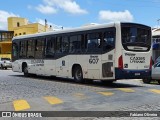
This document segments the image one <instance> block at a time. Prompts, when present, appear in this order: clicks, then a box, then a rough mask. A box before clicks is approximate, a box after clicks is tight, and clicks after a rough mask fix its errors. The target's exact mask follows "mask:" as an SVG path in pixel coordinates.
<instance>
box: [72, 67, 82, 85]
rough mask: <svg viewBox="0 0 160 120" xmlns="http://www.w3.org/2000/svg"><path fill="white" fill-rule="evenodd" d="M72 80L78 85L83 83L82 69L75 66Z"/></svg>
mask: <svg viewBox="0 0 160 120" xmlns="http://www.w3.org/2000/svg"><path fill="white" fill-rule="evenodd" d="M74 80H75V82H78V83H82V82H84V80H83V73H82V69H81V67H80V66H77V67H75V69H74Z"/></svg>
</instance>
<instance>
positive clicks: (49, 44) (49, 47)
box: [45, 37, 55, 58]
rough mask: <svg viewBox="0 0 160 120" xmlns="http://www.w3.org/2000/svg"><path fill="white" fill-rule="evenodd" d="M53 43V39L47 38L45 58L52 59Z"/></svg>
mask: <svg viewBox="0 0 160 120" xmlns="http://www.w3.org/2000/svg"><path fill="white" fill-rule="evenodd" d="M54 41H55V38H54V37H52V38H47V42H46V51H45V56H46V58H53V57H54V53H55V51H54Z"/></svg>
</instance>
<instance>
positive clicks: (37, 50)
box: [35, 38, 44, 59]
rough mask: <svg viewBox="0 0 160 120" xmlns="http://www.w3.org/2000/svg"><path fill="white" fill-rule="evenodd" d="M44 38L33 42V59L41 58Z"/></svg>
mask: <svg viewBox="0 0 160 120" xmlns="http://www.w3.org/2000/svg"><path fill="white" fill-rule="evenodd" d="M43 47H44V38H39V39H37V40H35V58H36V59H39V58H43Z"/></svg>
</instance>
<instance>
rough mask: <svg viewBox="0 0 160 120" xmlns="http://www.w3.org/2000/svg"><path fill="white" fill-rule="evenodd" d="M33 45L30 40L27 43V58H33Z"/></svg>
mask: <svg viewBox="0 0 160 120" xmlns="http://www.w3.org/2000/svg"><path fill="white" fill-rule="evenodd" d="M33 48H34V45H33V41H32V40H28V41H27V58H34V49H33Z"/></svg>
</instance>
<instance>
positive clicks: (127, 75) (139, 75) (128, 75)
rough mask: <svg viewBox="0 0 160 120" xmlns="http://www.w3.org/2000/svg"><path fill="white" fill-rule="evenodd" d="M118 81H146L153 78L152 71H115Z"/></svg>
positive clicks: (117, 69)
mask: <svg viewBox="0 0 160 120" xmlns="http://www.w3.org/2000/svg"><path fill="white" fill-rule="evenodd" d="M115 78H116V79H144V78H151V70H124V69H119V68H116V69H115Z"/></svg>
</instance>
